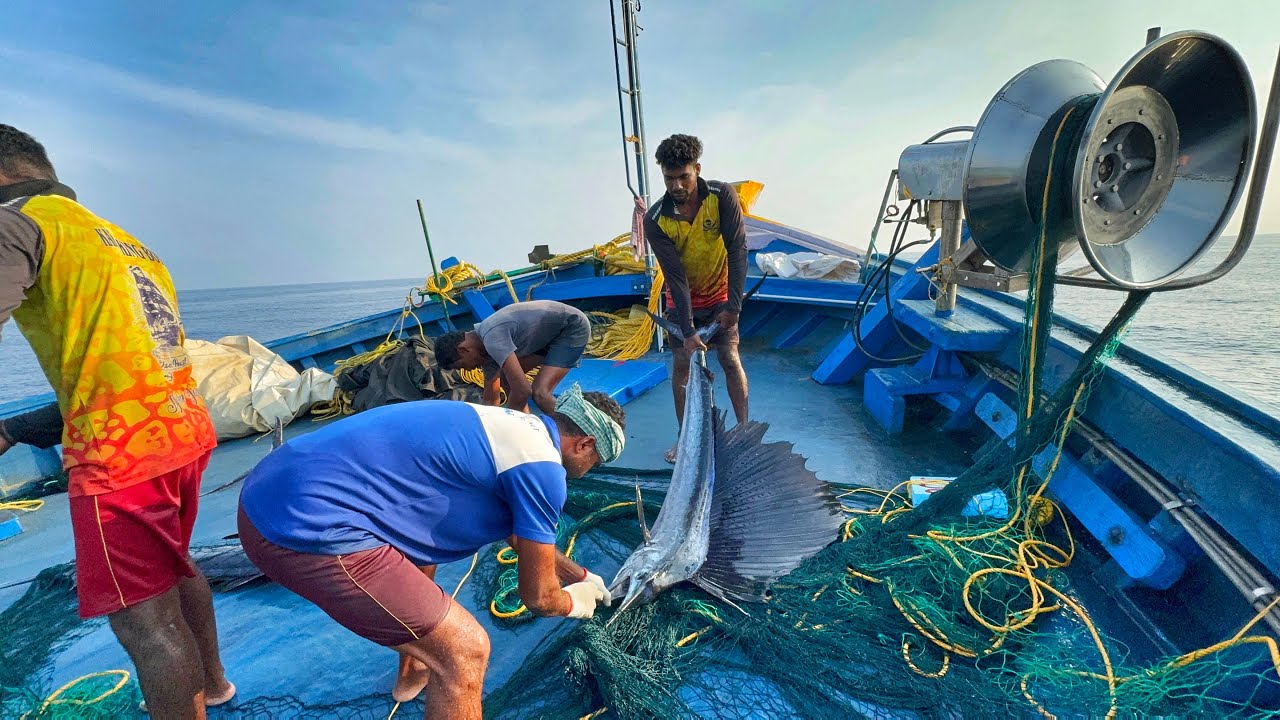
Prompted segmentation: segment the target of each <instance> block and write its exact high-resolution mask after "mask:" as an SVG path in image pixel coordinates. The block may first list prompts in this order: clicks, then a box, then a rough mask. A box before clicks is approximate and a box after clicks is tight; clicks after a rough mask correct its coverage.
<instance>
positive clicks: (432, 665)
mask: <svg viewBox="0 0 1280 720" xmlns="http://www.w3.org/2000/svg"><path fill="white" fill-rule="evenodd" d="M395 649H396V650H397V651H398V652H401V653H404V654H406V655H409V656H410V657H412V658H414V659H415V660H419V661H421V662H422V663H423V664H425V665H426V666H427V669H428V671H429V672H430V673H431V685H430V687H429V688H428V690H427V714H426V717H428V718H445V717H447V718H457V719H458V720H480V717H481V708H480V700H481V692H482V691H483V689H484V673H485V670H486V669H487V668H488V666H489V636H488V635H487V634H485V631H484V628H482V627H480V623H478V622H476V619H475V618H473V617H471V613H469V612H467V611H466V609H465V608H463V607H462V606H461V605H459V604H458V603H456V602H454V601H453V600H450V601H449V610H448V612H447V613H446V614H445V616H444V620H442V621H440V624H439V625H437V626H436V628H435V629H434V630H432V631H431V634H429V635H427V636H426V637H424V638H421V639H419V640H414V641H413V642H409V643H405V644H404V645H399V646H397V647H396V648H395Z"/></svg>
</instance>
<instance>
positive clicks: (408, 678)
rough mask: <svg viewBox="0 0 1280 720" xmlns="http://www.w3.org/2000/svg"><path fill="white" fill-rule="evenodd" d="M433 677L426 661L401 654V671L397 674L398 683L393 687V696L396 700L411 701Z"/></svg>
mask: <svg viewBox="0 0 1280 720" xmlns="http://www.w3.org/2000/svg"><path fill="white" fill-rule="evenodd" d="M430 679H431V671H430V670H428V669H427V665H426V663H424V662H422V661H420V660H416V659H414V658H411V657H409V656H408V655H401V656H400V671H399V672H398V673H397V674H396V685H395V687H394V688H392V689H391V698H392V699H393V700H395V701H396V702H401V703H404V702H411V701H412V700H413V699H414V698H416V697H418V695H420V694H422V691H423V690H425V689H426V687H427V681H429V680H430Z"/></svg>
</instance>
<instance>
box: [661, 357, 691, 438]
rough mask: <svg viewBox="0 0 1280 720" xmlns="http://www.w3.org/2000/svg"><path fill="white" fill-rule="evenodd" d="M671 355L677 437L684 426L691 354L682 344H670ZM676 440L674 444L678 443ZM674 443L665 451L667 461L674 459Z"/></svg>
mask: <svg viewBox="0 0 1280 720" xmlns="http://www.w3.org/2000/svg"><path fill="white" fill-rule="evenodd" d="M671 356H672V357H673V358H674V362H672V365H671V394H672V395H673V396H674V397H675V401H676V434H677V437H679V433H680V428H682V427H684V390H685V386H687V385H688V384H689V362H690V360H691V359H692V357H693V356H692V355H690V354H689V352H688V351H687V350H685V349H684V346H683V345H675V344H673V345H671ZM679 442H680V441H679V440H676V445H678V444H679ZM676 445H672V446H671V449H670V450H668V451H667V454H666V460H667V462H669V463H673V462H675V461H676Z"/></svg>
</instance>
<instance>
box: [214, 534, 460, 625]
mask: <svg viewBox="0 0 1280 720" xmlns="http://www.w3.org/2000/svg"><path fill="white" fill-rule="evenodd" d="M236 520H237V524H238V525H239V528H240V544H241V545H243V546H244V553H245V555H247V556H249V559H250V560H252V561H253V564H254V565H257V566H258V569H259V570H261V571H262V572H263V573H265V574H266V576H267V577H269V578H271V579H272V580H275V581H276V582H278V583H280V584H281V585H283V586H284V587H286V588H288V589H290V590H292V591H293V592H295V593H297V594H298V595H301V596H302V597H303V598H305V599H307V600H310V601H311V602H313V603H315V604H316V605H317V606H319V608H320V609H321V610H324V611H325V613H327V614H328V615H329V617H331V618H333V619H334V620H337V621H338V623H339V624H341V625H342V626H343V627H345V628H347V629H348V630H350V631H351V632H353V633H355V634H357V635H359V636H360V637H363V638H366V639H368V640H372V641H374V642H376V643H378V644H379V645H386V646H388V647H395V646H396V645H403V644H405V643H408V642H413V641H414V640H418V639H421V638H424V637H426V636H427V635H428V634H429V633H430V632H431V631H432V630H434V629H436V626H437V625H439V624H440V622H441V621H442V620H444V616H445V614H446V613H448V612H449V605H450V599H449V596H448V595H446V594H445V592H444V591H443V590H441V589H440V586H439V585H436V584H435V583H434V582H433V581H432V580H431V578H428V577H427V576H426V575H425V574H423V572H422V571H421V570H419V569H418V567H417V566H415V565H414V564H413V563H412V562H410V561H409V558H407V557H405V556H404V553H402V552H400V551H399V550H396V549H395V548H393V547H391V546H390V545H382V546H379V547H376V548H372V549H370V550H361V551H360V552H354V553H350V554H348V555H312V554H309V553H301V552H296V551H294V550H289V549H288V548H283V547H280V546H279V545H276V544H275V543H273V542H271V541H270V540H267V539H266V538H264V537H262V533H260V532H258V529H257V528H255V527H254V526H253V523H252V522H250V520H249V518H248V517H246V516H245V514H244V510H243V509H241V510H240V511H239V515H238V517H237V518H236Z"/></svg>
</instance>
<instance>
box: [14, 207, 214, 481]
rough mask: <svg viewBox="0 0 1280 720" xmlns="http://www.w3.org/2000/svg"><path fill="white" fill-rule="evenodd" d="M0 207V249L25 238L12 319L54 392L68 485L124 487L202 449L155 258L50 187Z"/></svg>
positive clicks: (202, 418) (167, 291) (207, 429)
mask: <svg viewBox="0 0 1280 720" xmlns="http://www.w3.org/2000/svg"><path fill="white" fill-rule="evenodd" d="M14 212H16V214H18V215H20V216H21V218H18V217H14V214H13V213H14ZM0 214H3V215H4V216H5V217H3V218H0V233H2V234H3V236H4V237H0V246H3V247H0V249H3V250H4V251H6V252H11V253H12V252H14V248H15V247H21V246H23V243H24V242H26V241H27V240H30V244H29V245H28V246H27V247H28V248H29V249H31V250H32V251H33V253H34V255H33V257H34V259H35V260H36V262H37V265H36V267H38V272H37V273H36V275H35V277H34V278H32V280H33V281H34V282H33V283H31V284H29V285H28V286H27V287H26V289H25V297H24V298H23V299H21V301H20V304H18V306H17V308H16V309H15V310H14V311H13V318H14V320H16V321H17V323H18V327H19V328H20V329H21V330H22V333H23V334H24V335H25V336H26V338H27V340H28V342H30V343H31V347H32V349H33V350H34V351H35V354H36V358H37V359H38V360H39V362H40V366H41V368H42V369H43V370H44V373H45V376H46V377H48V379H49V383H50V384H51V385H52V386H53V389H54V392H55V394H56V395H57V398H58V407H59V409H60V410H61V414H62V419H63V422H64V429H63V436H62V452H63V466H64V467H65V468H66V469H67V471H68V475H69V477H70V481H71V485H70V488H69V492H70V494H71V495H97V494H101V493H105V492H110V491H113V490H118V489H121V488H125V487H128V486H129V485H132V484H134V483H137V482H141V481H143V480H148V479H150V478H153V477H156V476H159V475H162V474H164V473H167V472H170V471H172V470H175V469H177V468H179V467H182V466H183V465H186V464H187V463H190V462H192V461H193V460H196V459H197V458H199V457H200V456H201V455H203V454H204V453H205V452H207V451H208V450H210V449H212V448H213V447H214V445H216V437H215V433H214V429H213V424H212V422H211V421H210V419H209V414H208V411H207V410H206V409H205V406H204V402H203V401H202V400H201V399H200V396H199V394H198V393H197V392H196V383H195V379H194V377H193V376H192V370H191V361H190V359H189V358H188V357H187V353H186V351H185V350H184V349H183V347H182V341H183V338H184V332H183V328H182V321H181V318H180V316H179V314H178V302H177V294H176V292H175V291H174V288H173V282H172V280H171V279H170V277H169V272H168V270H166V269H165V266H164V264H163V263H161V261H160V258H158V257H157V256H156V255H155V253H153V252H151V250H149V249H147V248H146V247H145V246H144V245H142V244H141V243H139V242H138V241H137V240H135V239H134V238H133V237H131V236H130V235H129V234H128V233H126V232H125V231H124V230H122V229H120V228H119V227H117V226H115V225H113V224H111V223H109V222H107V221H106V220H103V219H102V218H100V217H98V216H97V215H94V214H93V213H92V212H90V211H89V210H88V209H86V208H85V207H84V206H82V205H80V204H79V203H77V202H76V201H75V200H72V199H70V198H68V197H63V196H61V195H54V194H49V195H36V196H33V197H28V198H21V199H18V200H15V201H14V202H11V203H9V204H7V205H5V206H2V208H0ZM23 219H25V221H26V222H23ZM35 256H38V257H35ZM6 290H7V291H9V292H10V293H12V290H13V288H12V287H10V288H6ZM4 309H5V308H3V307H0V311H2V310H4ZM6 314H7V313H3V312H0V322H3V320H4V315H6Z"/></svg>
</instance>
